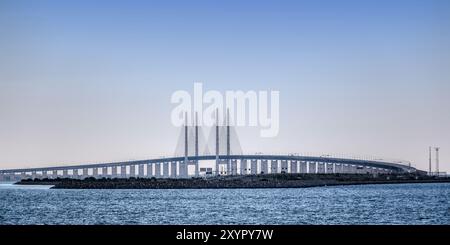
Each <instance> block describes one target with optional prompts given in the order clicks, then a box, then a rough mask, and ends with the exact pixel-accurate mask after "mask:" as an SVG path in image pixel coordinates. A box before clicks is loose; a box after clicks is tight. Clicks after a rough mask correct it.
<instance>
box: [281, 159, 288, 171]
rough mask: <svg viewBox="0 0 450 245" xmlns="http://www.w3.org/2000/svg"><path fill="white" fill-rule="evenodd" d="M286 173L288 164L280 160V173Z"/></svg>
mask: <svg viewBox="0 0 450 245" xmlns="http://www.w3.org/2000/svg"><path fill="white" fill-rule="evenodd" d="M287 172H288V163H287V161H286V160H281V173H287Z"/></svg>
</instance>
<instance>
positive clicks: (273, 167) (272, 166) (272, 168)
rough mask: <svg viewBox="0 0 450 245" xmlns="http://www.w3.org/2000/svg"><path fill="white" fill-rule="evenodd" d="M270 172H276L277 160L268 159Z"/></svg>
mask: <svg viewBox="0 0 450 245" xmlns="http://www.w3.org/2000/svg"><path fill="white" fill-rule="evenodd" d="M270 173H271V174H276V173H278V160H270Z"/></svg>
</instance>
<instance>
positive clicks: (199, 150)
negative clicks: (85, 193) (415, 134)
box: [0, 123, 419, 181]
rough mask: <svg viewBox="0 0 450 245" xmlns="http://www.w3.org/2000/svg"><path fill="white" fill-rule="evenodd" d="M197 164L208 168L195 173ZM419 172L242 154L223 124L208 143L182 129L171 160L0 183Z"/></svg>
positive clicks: (388, 165) (42, 172)
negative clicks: (88, 179)
mask: <svg viewBox="0 0 450 245" xmlns="http://www.w3.org/2000/svg"><path fill="white" fill-rule="evenodd" d="M203 162H213V163H214V164H213V165H214V167H210V168H205V167H204V168H201V166H200V165H202V163H203ZM418 171H419V170H417V169H415V168H413V167H411V166H409V165H408V164H404V163H401V162H399V161H389V160H382V159H366V158H349V157H336V156H332V155H318V156H312V155H307V154H306V155H305V154H303V155H302V154H262V153H260V154H252V155H251V154H243V152H242V149H241V146H240V143H239V139H238V137H237V134H236V131H235V130H234V128H233V127H231V126H230V125H229V124H228V123H227V124H226V125H225V126H219V124H218V123H217V124H216V126H214V127H212V129H211V132H210V134H209V139H208V140H205V137H204V135H203V133H202V130H200V127H199V126H198V125H197V124H196V123H195V125H194V126H188V124H187V123H186V125H185V126H183V128H182V130H181V133H180V137H179V139H178V143H177V147H176V150H175V154H174V156H172V157H162V158H155V159H146V160H134V161H124V162H111V163H96V164H80V165H71V166H54V167H41V168H21V169H3V170H0V180H7V181H8V180H9V181H13V180H14V181H15V180H20V179H27V178H33V179H34V178H40V179H44V178H74V179H83V178H88V177H93V178H131V177H140V178H152V177H155V178H191V177H200V176H218V175H246V174H252V175H256V174H268V173H304V174H333V173H353V174H368V173H369V174H379V173H414V172H418Z"/></svg>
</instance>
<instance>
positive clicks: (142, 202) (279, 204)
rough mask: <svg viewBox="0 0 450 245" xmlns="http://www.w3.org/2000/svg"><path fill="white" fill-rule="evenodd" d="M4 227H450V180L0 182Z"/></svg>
mask: <svg viewBox="0 0 450 245" xmlns="http://www.w3.org/2000/svg"><path fill="white" fill-rule="evenodd" d="M0 224H450V183H446V184H399V185H364V186H336V187H317V188H306V189H230V190H227V189H212V190H53V189H49V188H48V187H47V186H20V187H18V186H13V185H11V184H0Z"/></svg>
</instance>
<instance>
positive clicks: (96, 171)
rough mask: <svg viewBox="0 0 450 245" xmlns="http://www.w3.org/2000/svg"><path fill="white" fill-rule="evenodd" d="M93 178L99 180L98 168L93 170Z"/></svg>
mask: <svg viewBox="0 0 450 245" xmlns="http://www.w3.org/2000/svg"><path fill="white" fill-rule="evenodd" d="M92 177H94V178H96V179H98V178H99V176H98V168H93V169H92Z"/></svg>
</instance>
